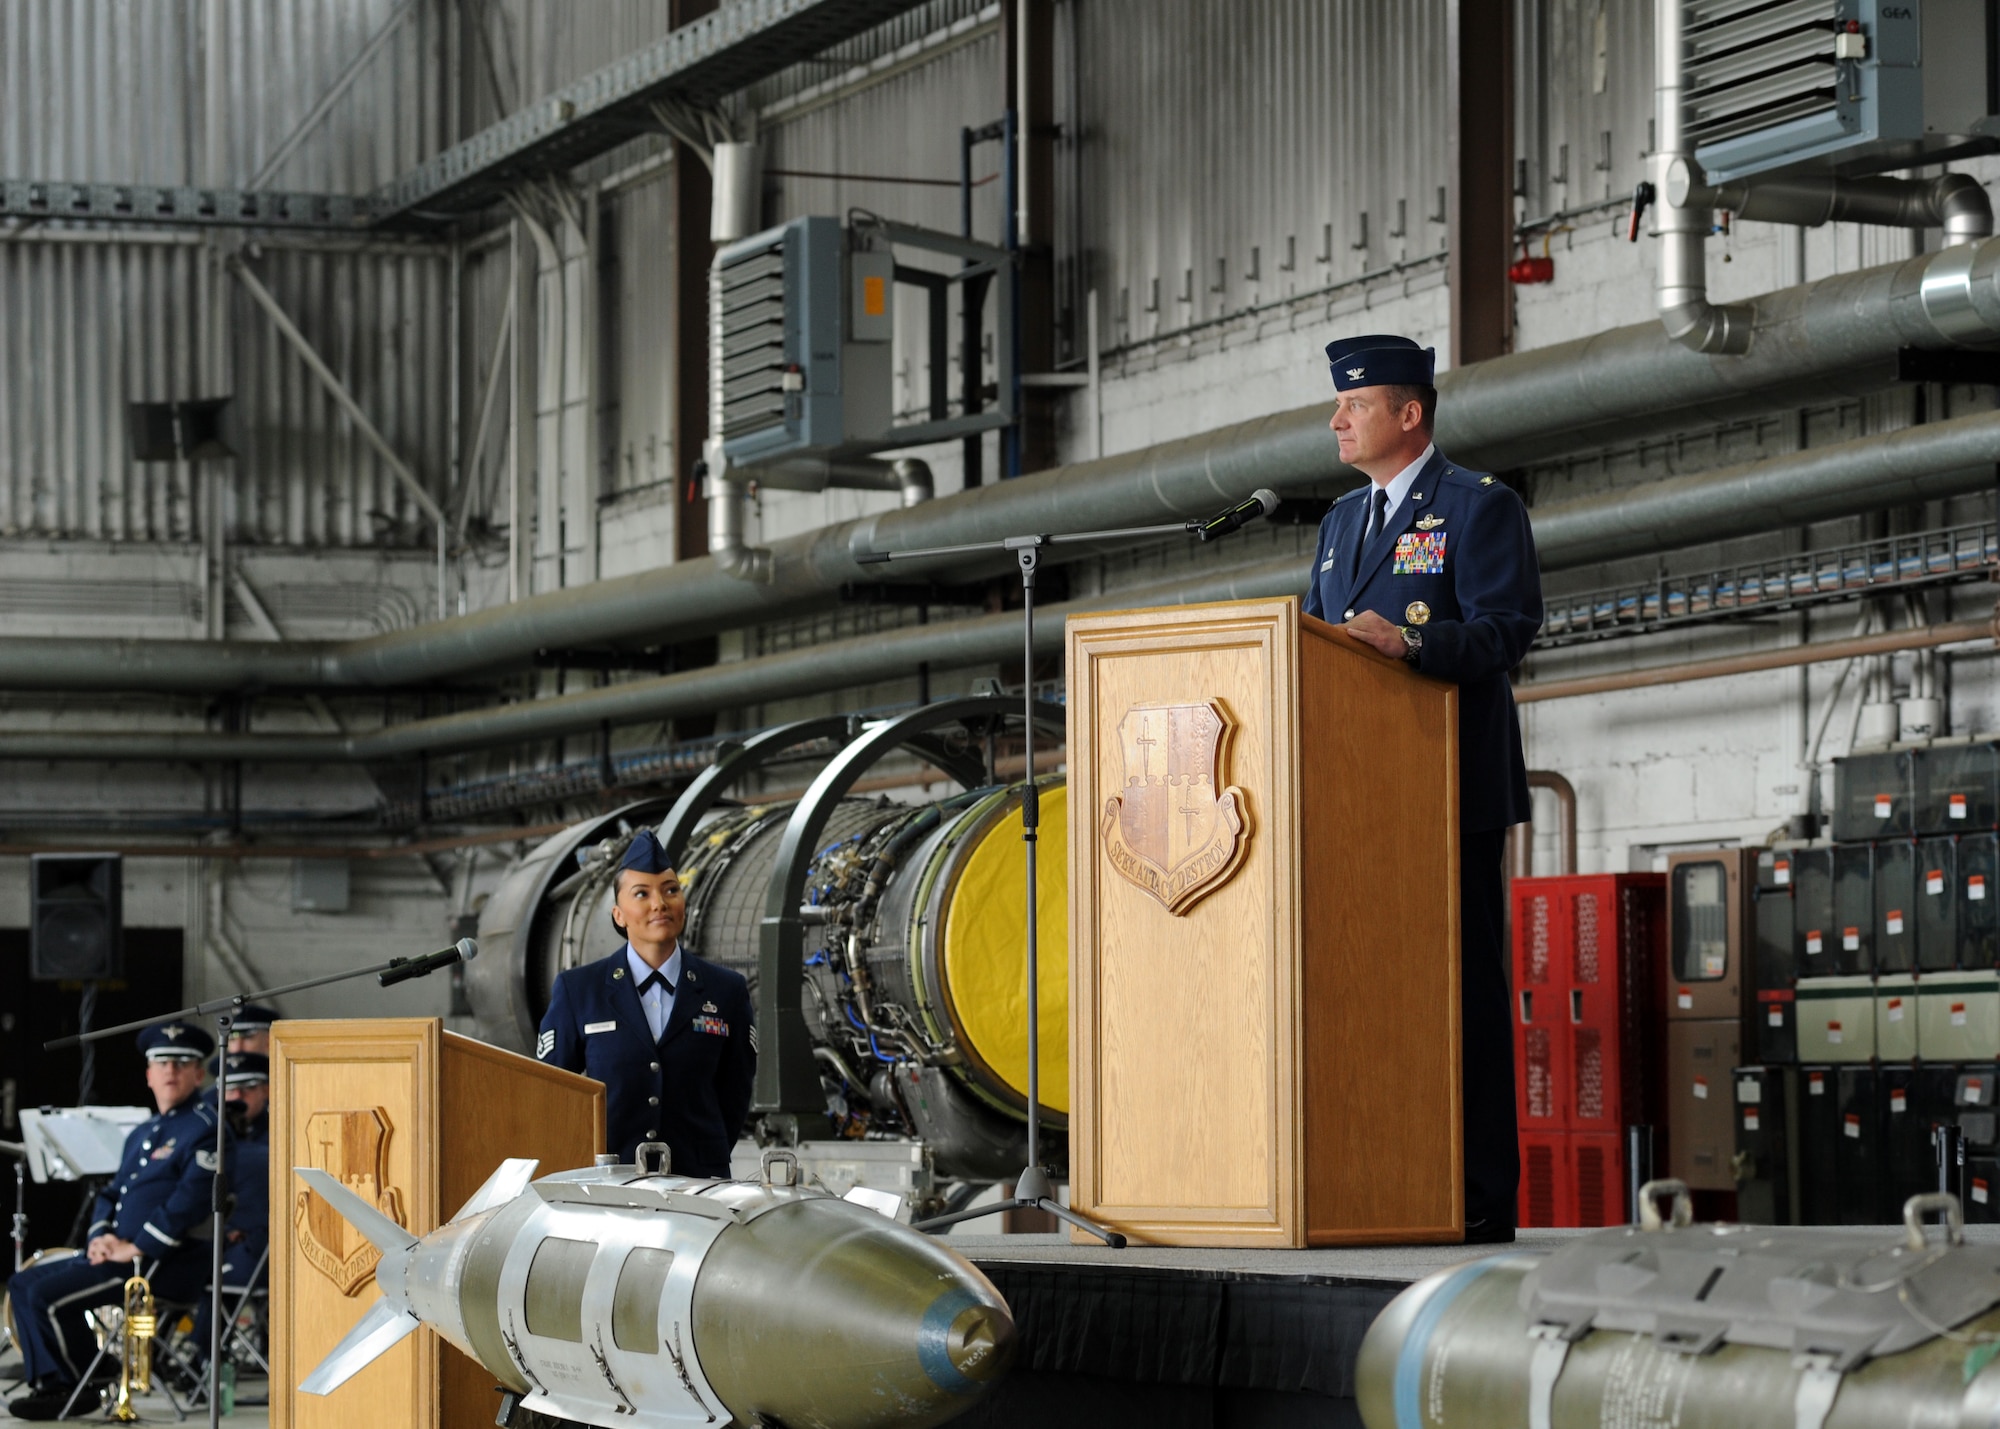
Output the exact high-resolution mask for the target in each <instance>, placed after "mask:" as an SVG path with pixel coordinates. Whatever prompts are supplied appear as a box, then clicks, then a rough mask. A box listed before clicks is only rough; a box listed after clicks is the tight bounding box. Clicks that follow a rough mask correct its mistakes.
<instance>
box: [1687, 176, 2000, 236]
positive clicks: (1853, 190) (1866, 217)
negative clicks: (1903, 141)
mask: <svg viewBox="0 0 2000 1429" xmlns="http://www.w3.org/2000/svg"><path fill="white" fill-rule="evenodd" d="M1661 192H1662V193H1663V194H1665V195H1666V200H1667V202H1668V203H1670V204H1672V205H1674V206H1675V207H1677V208H1691V209H1718V208H1720V209H1727V210H1728V211H1729V212H1731V213H1733V214H1735V215H1736V216H1737V217H1738V218H1748V219H1752V220H1754V221H1756V222H1759V223H1790V224H1796V225H1798V226H1799V227H1802V228H1818V227H1819V226H1820V225H1821V224H1823V223H1829V222H1840V223H1873V224H1878V225H1881V226H1882V227H1885V228H1941V229H1943V230H1944V243H1945V246H1946V247H1947V248H1949V247H1952V246H1953V245H1955V244H1959V243H1976V242H1978V241H1979V240H1980V239H1982V238H1991V237H1992V236H1993V204H1992V201H1991V200H1989V199H1988V198H1987V197H1986V186H1985V185H1984V184H1982V183H1980V182H1979V180H1977V179H1975V178H1973V177H1972V176H1971V175H1970V174H1939V175H1938V176H1937V177H1936V178H1930V179H1892V178H1886V177H1882V178H1865V179H1847V178H1842V177H1840V176H1839V175H1838V174H1814V175H1802V176H1799V177H1796V178H1780V179H1735V180H1732V181H1731V182H1729V183H1725V184H1709V183H1708V182H1707V180H1706V179H1705V178H1704V177H1703V175H1702V172H1701V165H1699V164H1698V163H1696V162H1695V161H1694V160H1693V159H1692V158H1689V157H1687V156H1686V155H1683V156H1681V157H1680V158H1678V159H1676V160H1675V161H1674V162H1673V164H1672V165H1670V166H1669V168H1668V171H1667V185H1666V187H1665V188H1664V189H1663V190H1661Z"/></svg>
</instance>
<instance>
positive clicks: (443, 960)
mask: <svg viewBox="0 0 2000 1429" xmlns="http://www.w3.org/2000/svg"><path fill="white" fill-rule="evenodd" d="M478 956H479V944H477V943H475V942H473V941H472V939H470V938H460V939H459V940H458V942H457V943H456V944H454V945H453V946H451V947H449V948H446V949H444V950H443V951H442V952H436V953H426V954H425V955H424V956H423V957H421V958H391V959H390V960H389V967H388V970H387V971H386V972H382V973H377V974H376V977H375V980H376V981H377V982H379V983H381V984H382V986H384V987H394V986H395V985H396V984H397V983H399V982H408V981H409V980H410V979H411V978H413V977H429V976H430V975H431V974H432V973H434V972H436V971H437V970H438V969H439V968H448V967H450V966H451V965H452V964H453V963H469V962H471V961H472V960H473V959H474V958H476V957H478Z"/></svg>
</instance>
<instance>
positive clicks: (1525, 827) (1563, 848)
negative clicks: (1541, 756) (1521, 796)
mask: <svg viewBox="0 0 2000 1429" xmlns="http://www.w3.org/2000/svg"><path fill="white" fill-rule="evenodd" d="M1528 787H1529V788H1530V789H1547V790H1548V791H1549V792H1551V793H1552V794H1554V795H1555V796H1556V851H1557V858H1558V860H1559V862H1558V863H1557V865H1556V872H1557V873H1558V874H1559V875H1564V876H1567V875H1569V874H1572V873H1575V872H1576V786H1575V785H1574V784H1572V783H1570V782H1569V780H1567V779H1565V778H1563V776H1562V775H1560V774H1557V773H1556V772H1555V771H1553V770H1550V769H1530V770H1529V771H1528ZM1534 871H1535V826H1534V824H1533V823H1532V822H1530V823H1525V824H1515V825H1514V826H1513V827H1512V828H1510V829H1508V830H1507V876H1508V877H1509V878H1527V877H1529V876H1530V875H1531V874H1533V873H1534Z"/></svg>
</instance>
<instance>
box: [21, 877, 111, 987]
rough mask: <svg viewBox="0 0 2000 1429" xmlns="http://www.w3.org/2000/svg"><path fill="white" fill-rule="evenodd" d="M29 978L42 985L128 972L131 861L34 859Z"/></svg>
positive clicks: (31, 892)
mask: <svg viewBox="0 0 2000 1429" xmlns="http://www.w3.org/2000/svg"><path fill="white" fill-rule="evenodd" d="M28 879H29V900H30V911H29V925H28V926H29V939H28V975H29V976H30V977H33V978H35V979H37V980H38V981H41V982H58V981H61V982H77V981H88V980H91V979H94V978H115V977H118V976H120V975H121V974H122V973H123V972H124V971H125V920H124V891H125V860H124V859H123V858H122V857H121V856H119V855H118V854H115V853H38V854H36V855H35V856H34V857H33V858H31V859H29V860H28Z"/></svg>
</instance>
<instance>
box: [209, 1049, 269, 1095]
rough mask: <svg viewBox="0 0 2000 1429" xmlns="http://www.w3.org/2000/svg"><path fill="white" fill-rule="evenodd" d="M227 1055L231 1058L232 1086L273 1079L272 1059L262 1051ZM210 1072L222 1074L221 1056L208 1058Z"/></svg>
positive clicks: (251, 1084) (230, 1078)
mask: <svg viewBox="0 0 2000 1429" xmlns="http://www.w3.org/2000/svg"><path fill="white" fill-rule="evenodd" d="M225 1055H227V1057H228V1058H229V1085H230V1086H232V1087H254V1086H256V1085H258V1084H259V1083H262V1082H269V1081H270V1080H271V1059H270V1058H269V1057H266V1056H265V1055H264V1054H263V1053H262V1052H230V1053H227V1054H225ZM208 1074H209V1075H210V1076H211V1077H220V1076H221V1075H222V1058H221V1057H210V1058H209V1059H208Z"/></svg>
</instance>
